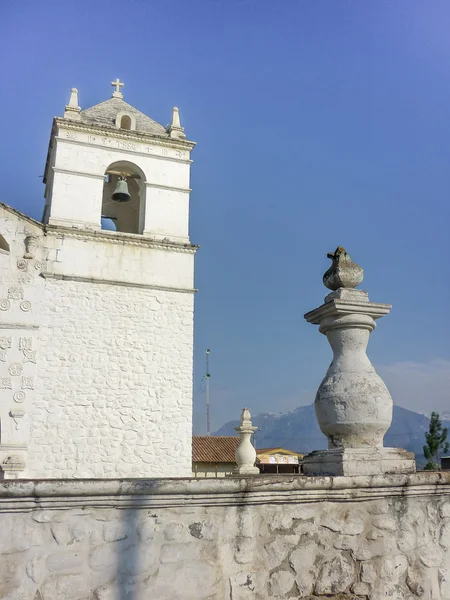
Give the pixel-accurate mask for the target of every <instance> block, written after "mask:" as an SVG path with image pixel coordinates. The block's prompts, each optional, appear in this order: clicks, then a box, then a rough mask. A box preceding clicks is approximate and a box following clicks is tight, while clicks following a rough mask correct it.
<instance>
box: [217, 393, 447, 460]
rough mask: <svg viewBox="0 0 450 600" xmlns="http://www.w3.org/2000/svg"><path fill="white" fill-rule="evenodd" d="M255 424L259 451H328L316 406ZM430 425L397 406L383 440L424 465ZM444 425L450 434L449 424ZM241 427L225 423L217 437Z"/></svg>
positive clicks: (270, 416)
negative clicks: (280, 449) (413, 455)
mask: <svg viewBox="0 0 450 600" xmlns="http://www.w3.org/2000/svg"><path fill="white" fill-rule="evenodd" d="M252 421H253V425H256V426H257V427H259V429H260V430H259V431H257V432H256V435H255V445H256V448H274V447H282V448H286V449H287V450H295V451H297V452H302V453H305V454H306V453H308V452H312V451H313V450H320V449H323V448H326V447H327V443H326V438H325V436H324V435H323V433H322V432H321V431H320V429H319V425H318V423H317V419H316V413H315V410H314V405H313V404H309V405H308V406H299V407H298V408H296V409H295V410H290V411H288V412H285V413H278V414H270V413H262V414H259V415H256V416H255V417H252ZM429 422H430V419H429V418H428V417H426V416H425V415H422V414H419V413H415V412H413V411H412V410H407V409H406V408H401V407H400V406H394V416H393V419H392V425H391V426H390V428H389V430H388V432H387V434H386V436H385V438H384V445H385V446H391V447H397V448H405V449H406V450H409V451H410V452H414V453H415V454H416V460H417V463H418V464H423V462H424V459H423V445H424V443H425V432H426V431H428V424H429ZM442 424H443V425H444V427H448V428H449V430H450V421H443V422H442ZM238 425H239V422H238V421H230V422H229V423H225V425H223V426H222V427H221V428H220V429H219V430H218V431H217V432H216V433H215V434H214V435H236V432H235V430H234V428H235V427H237V426H238Z"/></svg>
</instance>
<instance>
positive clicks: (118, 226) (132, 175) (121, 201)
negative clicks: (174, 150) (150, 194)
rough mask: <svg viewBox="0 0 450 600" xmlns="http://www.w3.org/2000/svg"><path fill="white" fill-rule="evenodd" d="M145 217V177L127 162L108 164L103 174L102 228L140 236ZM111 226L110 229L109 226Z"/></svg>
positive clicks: (135, 166) (136, 167) (137, 168)
mask: <svg viewBox="0 0 450 600" xmlns="http://www.w3.org/2000/svg"><path fill="white" fill-rule="evenodd" d="M144 216H145V176H144V173H143V171H142V170H141V169H140V168H139V167H138V166H137V165H135V164H133V163H130V162H128V161H118V162H115V163H112V164H111V165H109V167H108V168H107V169H106V172H105V183H104V184H103V200H102V221H101V222H102V229H107V230H110V231H111V230H114V228H115V230H116V231H121V232H122V233H142V232H143V231H144ZM112 224H114V227H113V226H112Z"/></svg>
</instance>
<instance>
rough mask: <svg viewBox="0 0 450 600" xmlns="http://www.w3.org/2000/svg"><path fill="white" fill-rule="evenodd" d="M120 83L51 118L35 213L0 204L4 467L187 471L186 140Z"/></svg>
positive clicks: (0, 459) (49, 472)
mask: <svg viewBox="0 0 450 600" xmlns="http://www.w3.org/2000/svg"><path fill="white" fill-rule="evenodd" d="M120 86H121V83H120V82H119V81H116V82H114V87H115V91H114V93H113V97H112V98H110V99H109V100H107V101H105V102H102V103H100V104H98V105H96V106H94V107H92V108H88V109H87V110H81V108H80V107H79V105H78V92H77V90H75V89H73V90H72V93H71V97H70V101H69V104H68V105H67V106H66V110H65V112H64V116H63V117H60V118H55V119H54V122H53V128H52V131H51V136H50V145H49V151H48V157H47V164H46V168H45V176H44V183H45V185H46V188H45V198H46V204H45V210H44V216H43V219H42V223H40V222H37V221H34V220H33V219H31V218H29V217H26V216H25V215H22V214H21V213H18V212H17V211H15V210H14V209H12V208H11V207H9V206H7V205H0V234H1V236H0V270H1V283H0V329H1V331H0V471H1V474H2V475H1V476H2V477H4V478H15V477H20V478H24V477H25V478H72V477H76V478H82V477H86V478H103V477H106V478H110V477H117V478H121V477H144V476H145V477H161V476H164V477H182V476H190V475H191V436H192V354H193V314H194V291H195V290H194V281H193V275H194V254H195V252H196V249H197V247H196V246H195V245H193V244H191V243H190V240H189V232H188V222H189V193H190V188H189V176H190V165H191V151H192V150H193V148H194V145H195V144H194V143H193V142H190V141H188V140H187V139H186V136H185V134H184V130H183V128H182V127H181V124H180V119H179V113H178V109H173V114H172V123H171V125H170V126H168V127H167V128H165V127H163V126H161V125H159V124H158V123H156V122H155V121H153V120H152V119H150V117H148V116H146V115H144V114H143V113H141V112H140V111H138V110H137V109H135V108H134V107H132V106H130V105H129V104H127V103H126V102H125V101H124V100H123V97H122V93H121V91H120ZM105 224H106V226H109V229H105V228H104V227H105ZM108 224H109V225H108ZM111 228H112V229H111Z"/></svg>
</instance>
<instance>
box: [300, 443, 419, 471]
mask: <svg viewBox="0 0 450 600" xmlns="http://www.w3.org/2000/svg"><path fill="white" fill-rule="evenodd" d="M303 472H304V473H305V474H306V475H344V476H347V477H354V476H356V475H383V474H384V473H415V472H416V461H415V458H414V454H413V453H412V452H407V451H406V450H403V449H402V448H336V449H333V450H315V451H314V452H311V454H308V455H307V456H305V458H304V460H303Z"/></svg>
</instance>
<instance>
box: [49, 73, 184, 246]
mask: <svg viewBox="0 0 450 600" xmlns="http://www.w3.org/2000/svg"><path fill="white" fill-rule="evenodd" d="M111 85H112V86H113V88H114V91H113V94H112V98H110V99H109V100H106V101H105V102H101V103H100V104H97V105H95V106H93V107H91V108H88V109H86V110H82V109H81V107H80V106H79V101H78V90H77V89H75V88H73V89H72V91H71V95H70V100H69V104H68V105H67V106H66V109H65V111H64V116H63V117H57V118H55V120H54V123H53V128H52V132H51V137H50V145H49V151H48V156H47V163H46V168H45V175H44V183H45V186H46V188H45V199H46V204H45V210H44V216H43V222H44V223H45V224H48V225H50V226H56V227H58V226H59V227H69V228H79V229H88V230H94V231H95V230H100V229H102V223H103V224H104V223H105V220H106V221H109V222H110V223H111V222H112V224H113V227H112V228H113V229H115V230H116V231H118V232H121V233H131V234H138V235H143V236H145V237H151V238H153V239H161V240H162V239H165V240H170V241H173V242H181V243H187V242H189V233H188V222H189V193H190V188H189V175H190V165H191V158H190V155H191V151H192V149H193V148H194V145H195V144H194V143H193V142H190V141H188V140H186V135H185V133H184V129H183V127H181V123H180V115H179V112H178V108H174V109H173V111H172V120H171V124H170V125H169V126H168V127H163V126H162V125H160V124H159V123H157V122H156V121H154V120H153V119H151V118H150V117H148V116H147V115H145V114H143V113H142V112H140V111H139V110H137V109H136V108H134V107H133V106H131V105H130V104H127V103H126V102H125V101H124V100H123V93H122V92H121V91H120V90H121V89H122V88H123V85H124V84H123V83H122V82H121V81H119V79H117V80H116V81H114V82H112V84H111ZM102 219H103V221H102Z"/></svg>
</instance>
